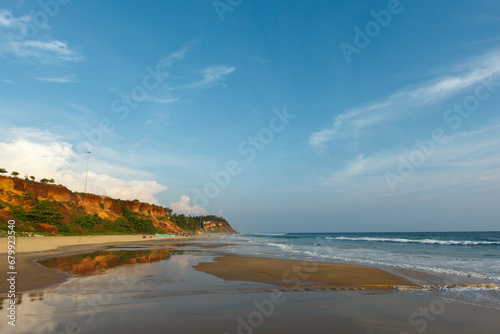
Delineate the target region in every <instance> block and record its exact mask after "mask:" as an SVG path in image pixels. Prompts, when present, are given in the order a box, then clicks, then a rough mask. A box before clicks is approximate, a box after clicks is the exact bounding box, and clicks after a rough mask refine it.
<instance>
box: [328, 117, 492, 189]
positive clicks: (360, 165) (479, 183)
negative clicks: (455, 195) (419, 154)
mask: <svg viewBox="0 0 500 334" xmlns="http://www.w3.org/2000/svg"><path fill="white" fill-rule="evenodd" d="M499 129H500V122H498V121H497V122H496V123H494V124H493V125H489V126H485V127H482V128H478V129H475V130H471V131H462V132H458V133H455V134H450V135H448V136H447V137H446V140H445V142H444V143H441V144H436V147H435V149H434V150H433V152H432V154H430V155H425V160H424V162H423V163H422V165H420V166H418V167H415V171H414V173H413V174H412V175H410V176H409V177H407V178H405V180H404V182H402V183H400V184H398V186H397V192H396V193H395V194H396V195H400V194H402V193H405V194H410V193H421V192H442V191H445V189H447V187H450V186H451V185H453V186H454V187H453V191H456V187H466V188H471V187H474V188H478V189H479V188H481V189H483V190H484V189H486V188H487V189H491V188H494V187H497V188H498V187H500V174H499V171H500V168H499V166H500V154H499V152H498V147H500V139H499V138H498V130H499ZM418 149H419V148H418V147H417V146H416V145H409V146H406V147H401V148H398V149H395V150H391V151H378V152H376V153H374V154H372V155H370V156H367V155H364V154H359V155H357V156H356V157H355V158H353V159H351V160H350V161H346V162H345V163H344V167H343V168H341V169H340V170H338V171H337V172H335V173H333V174H331V175H330V176H329V177H328V178H327V179H326V180H325V184H327V185H329V186H334V188H335V189H337V190H338V191H341V192H349V193H353V191H354V193H356V191H355V190H356V189H357V190H359V191H362V192H364V193H373V194H376V196H384V194H385V196H391V192H390V191H389V187H388V185H387V183H386V179H385V176H384V175H385V173H386V172H391V173H394V174H395V175H398V167H399V165H400V163H401V160H400V158H401V157H402V158H404V159H406V161H408V160H409V155H410V154H411V153H412V152H414V151H417V150H418ZM450 189H451V188H450Z"/></svg>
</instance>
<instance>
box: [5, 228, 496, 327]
mask: <svg viewBox="0 0 500 334" xmlns="http://www.w3.org/2000/svg"><path fill="white" fill-rule="evenodd" d="M54 240H56V239H55V238H54ZM90 240H91V239H89V240H88V241H90ZM213 241H216V242H213ZM56 244H57V243H56ZM124 245H130V246H125V247H124ZM42 246H44V245H42ZM108 246H111V248H109V249H107V250H105V251H99V250H103V249H105V248H107V247H108ZM112 246H116V247H112ZM227 246H232V244H231V243H230V240H227V239H220V238H217V239H215V238H203V237H192V238H179V239H167V238H165V239H161V240H157V239H143V238H142V237H139V236H137V238H136V239H135V240H132V241H122V242H117V241H114V242H103V243H97V244H83V243H82V244H78V245H72V246H71V245H69V246H68V245H66V246H59V247H57V248H55V249H49V250H45V251H36V252H23V253H21V254H19V255H17V256H18V259H19V261H20V262H18V263H21V262H22V263H24V265H26V267H25V268H21V267H19V275H18V278H19V279H21V278H25V279H28V278H30V280H31V282H29V284H32V285H25V288H26V287H31V289H28V290H29V291H30V292H29V293H26V292H24V293H23V292H20V291H19V293H18V295H17V296H16V300H18V303H19V304H18V308H17V312H18V314H19V322H18V325H19V327H16V329H19V330H20V331H18V332H19V333H33V332H36V331H39V332H41V331H46V332H59V331H64V330H65V329H67V328H72V329H74V330H75V331H76V330H79V331H84V332H88V333H90V332H91V333H109V332H140V331H141V330H142V331H143V330H144V329H145V327H144V323H147V326H146V328H147V330H148V332H149V333H163V332H164V331H165V325H166V324H168V327H169V330H170V331H172V332H175V333H181V332H182V333H197V332H199V331H200V328H203V331H204V332H206V333H230V334H233V333H253V332H259V333H304V332H311V330H312V332H325V333H326V332H331V331H332V330H333V329H334V330H335V331H336V332H340V333H394V334H401V333H416V332H420V330H422V329H423V328H424V327H423V326H424V320H425V321H426V322H425V326H426V333H435V334H437V333H439V334H442V333H455V334H457V333H460V334H468V333H475V332H478V330H479V329H481V331H480V332H482V333H492V334H493V333H496V330H497V328H498V326H500V319H498V318H496V317H495V316H496V315H497V314H498V310H497V309H491V308H484V307H479V306H478V305H473V304H470V305H467V304H462V303H460V302H457V301H454V300H452V299H450V298H443V296H442V295H439V294H437V293H434V292H432V291H423V290H420V289H418V286H417V285H414V284H412V283H410V282H409V281H407V280H406V279H405V278H404V277H402V276H398V275H397V274H396V275H393V274H391V273H389V272H386V271H384V270H380V269H377V268H372V267H369V266H357V265H344V264H335V263H326V262H312V261H299V260H286V259H279V258H265V257H256V256H245V255H234V254H231V253H230V251H228V250H226V249H225V247H227ZM54 247H56V245H53V247H52V248H54ZM96 251H97V252H96ZM87 252H88V253H89V257H91V258H92V259H93V260H94V262H92V261H90V262H91V263H92V265H94V263H96V261H101V263H102V260H103V259H104V257H105V256H108V257H109V258H112V257H113V256H115V257H116V256H123V255H124V254H127V252H128V253H130V254H132V253H134V252H137V254H139V256H138V257H132V260H133V261H128V262H123V263H124V264H123V265H119V266H115V267H109V269H107V268H103V270H101V271H96V272H95V273H93V274H90V275H83V276H78V277H76V276H70V275H69V274H65V273H61V272H58V270H57V269H47V268H45V267H42V266H41V265H39V264H36V263H34V260H35V259H38V258H43V257H52V256H61V259H63V258H66V260H68V261H66V260H65V261H66V262H65V264H68V263H69V264H75V265H76V266H78V265H80V264H81V263H82V262H78V261H76V262H72V260H71V259H72V258H73V259H77V260H84V259H85V256H82V253H87ZM94 252H95V253H94ZM148 252H150V254H160V255H161V254H165V255H164V256H163V255H162V256H161V257H160V258H159V259H158V260H152V261H141V258H142V256H143V255H141V254H146V257H147V254H148ZM92 253H94V254H92ZM103 253H105V254H106V255H105V256H103ZM108 253H109V254H108ZM134 254H135V253H134ZM125 257H126V256H125ZM0 261H1V259H0ZM56 262H58V261H56ZM63 262H64V261H63ZM87 263H89V262H87ZM28 265H29V266H28ZM405 276H406V275H405ZM70 277H73V278H72V279H68V278H70ZM19 282H21V281H19ZM35 283H36V284H35ZM42 283H43V284H42ZM59 283H63V284H59ZM26 284H28V283H26ZM33 284H35V285H33ZM37 284H38V285H37ZM44 284H45V285H44ZM54 285H56V286H54ZM394 285H405V286H408V285H410V286H411V285H413V286H416V287H417V289H414V290H409V291H404V290H398V289H394ZM25 290H26V289H25ZM34 290H36V291H34ZM0 300H2V303H3V305H2V307H6V304H5V301H6V299H4V298H0ZM68 308H69V310H70V311H69V312H68ZM138 309H139V310H140V312H138V311H137V310H138ZM421 310H426V312H430V313H428V314H422V313H418V312H421ZM426 315H427V316H428V317H427V318H426V317H424V316H426ZM431 316H432V318H430V317H431ZM410 317H413V318H411V319H413V320H414V321H413V322H410V321H409V318H410ZM429 319H431V320H429ZM41 324H43V325H41ZM40 326H42V328H40ZM68 326H69V327H68ZM3 333H4V332H2V330H1V329H0V334H3Z"/></svg>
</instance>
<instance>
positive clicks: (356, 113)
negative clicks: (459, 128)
mask: <svg viewBox="0 0 500 334" xmlns="http://www.w3.org/2000/svg"><path fill="white" fill-rule="evenodd" d="M472 64H473V65H472ZM477 64H480V65H477ZM458 68H459V69H460V73H459V74H455V75H446V76H441V77H439V78H438V79H436V80H434V81H432V82H430V83H426V84H423V85H421V86H420V87H417V88H412V89H406V90H403V91H400V92H397V93H394V94H393V95H391V96H389V97H388V98H386V99H385V100H383V101H381V102H376V103H372V104H369V105H367V106H362V107H359V108H354V109H351V110H348V111H346V112H343V113H341V114H339V115H338V116H336V117H335V120H334V122H333V124H332V126H330V127H328V128H326V129H323V130H319V131H316V132H314V133H312V134H311V135H310V138H309V145H310V146H311V147H312V148H315V149H319V148H322V147H324V145H325V144H326V143H327V142H329V141H333V140H335V139H338V138H343V137H346V136H353V135H356V136H359V135H360V132H361V130H363V129H366V128H370V127H373V126H375V125H380V124H381V123H384V122H389V121H394V120H395V119H398V118H400V117H405V115H408V114H416V113H419V112H421V110H422V107H424V106H427V105H430V104H432V103H436V102H438V101H441V100H444V99H445V98H448V97H450V96H452V95H454V94H457V93H460V92H462V91H463V90H464V89H467V88H470V87H472V86H474V85H477V84H479V83H480V82H481V81H482V80H485V79H488V78H493V77H496V76H498V75H500V52H496V53H490V54H488V55H483V56H481V57H478V58H476V59H475V62H468V63H467V64H461V65H459V66H458Z"/></svg>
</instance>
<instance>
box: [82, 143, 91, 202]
mask: <svg viewBox="0 0 500 334" xmlns="http://www.w3.org/2000/svg"><path fill="white" fill-rule="evenodd" d="M87 153H88V155H87V172H85V191H84V193H87V176H88V175H89V158H90V153H92V152H90V151H87Z"/></svg>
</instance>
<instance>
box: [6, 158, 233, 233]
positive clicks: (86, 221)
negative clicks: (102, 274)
mask: <svg viewBox="0 0 500 334" xmlns="http://www.w3.org/2000/svg"><path fill="white" fill-rule="evenodd" d="M2 171H3V172H2ZM0 172H1V173H6V172H7V171H6V170H5V169H3V168H0ZM11 175H12V176H13V177H17V176H18V175H19V173H18V172H15V171H14V172H12V173H11ZM30 178H31V180H34V179H35V177H34V176H31V177H30ZM25 179H28V175H26V176H25ZM26 181H29V179H28V180H26ZM40 182H41V183H44V184H48V183H54V179H47V178H43V179H41V180H40ZM77 194H79V195H86V194H84V193H77ZM0 196H1V197H0V199H1V200H0V214H1V215H0V216H1V217H2V219H1V220H0V236H4V235H5V231H7V226H8V224H7V220H8V219H11V217H12V218H14V219H15V220H16V230H17V232H29V233H36V234H41V233H43V232H41V230H40V228H42V227H39V224H41V223H42V224H47V225H53V226H55V227H57V230H58V234H63V235H81V234H83V233H84V234H100V235H102V234H132V233H141V234H154V233H165V231H164V230H162V229H161V228H159V227H157V226H156V225H155V223H154V221H156V222H162V226H165V225H164V224H165V223H167V224H168V223H169V221H170V222H171V223H172V224H174V225H177V226H179V227H180V228H181V229H183V230H185V231H191V232H195V231H199V230H200V229H203V222H204V221H211V222H221V223H224V224H228V223H227V221H226V220H225V219H224V218H222V217H217V216H213V215H212V216H199V217H198V216H195V217H193V216H185V215H183V214H181V215H176V214H172V209H170V208H167V207H161V206H155V205H153V206H154V207H157V208H162V209H164V210H165V216H163V215H155V216H152V211H153V210H143V209H142V208H141V205H142V204H143V203H141V202H139V200H137V199H135V200H134V202H139V203H140V205H139V208H138V211H139V212H134V211H132V210H131V209H130V208H129V207H128V206H127V204H126V203H127V202H128V201H122V200H119V199H118V200H116V202H115V203H113V205H111V207H110V208H108V210H109V211H106V206H105V204H104V203H102V202H99V203H98V204H99V207H100V209H102V210H103V213H104V215H101V216H99V215H98V214H97V213H96V214H94V215H89V214H88V213H87V212H86V210H85V207H84V206H82V205H79V204H77V203H78V202H79V201H76V202H73V201H70V202H64V203H61V202H58V201H54V200H49V199H46V200H42V199H41V198H43V197H41V196H40V194H38V193H37V195H35V193H32V192H23V193H17V192H12V191H9V190H8V189H0ZM39 198H40V199H39ZM129 203H130V202H129ZM116 204H119V205H118V206H117V205H116ZM134 207H136V205H134ZM143 211H144V212H143ZM146 211H147V213H146ZM99 214H101V213H99ZM101 217H113V218H112V219H113V220H111V219H103V218H101ZM115 217H117V218H115ZM228 225H229V224H228ZM47 228H48V227H47ZM43 229H44V230H45V227H44V228H43ZM222 230H223V229H221V231H222Z"/></svg>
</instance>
